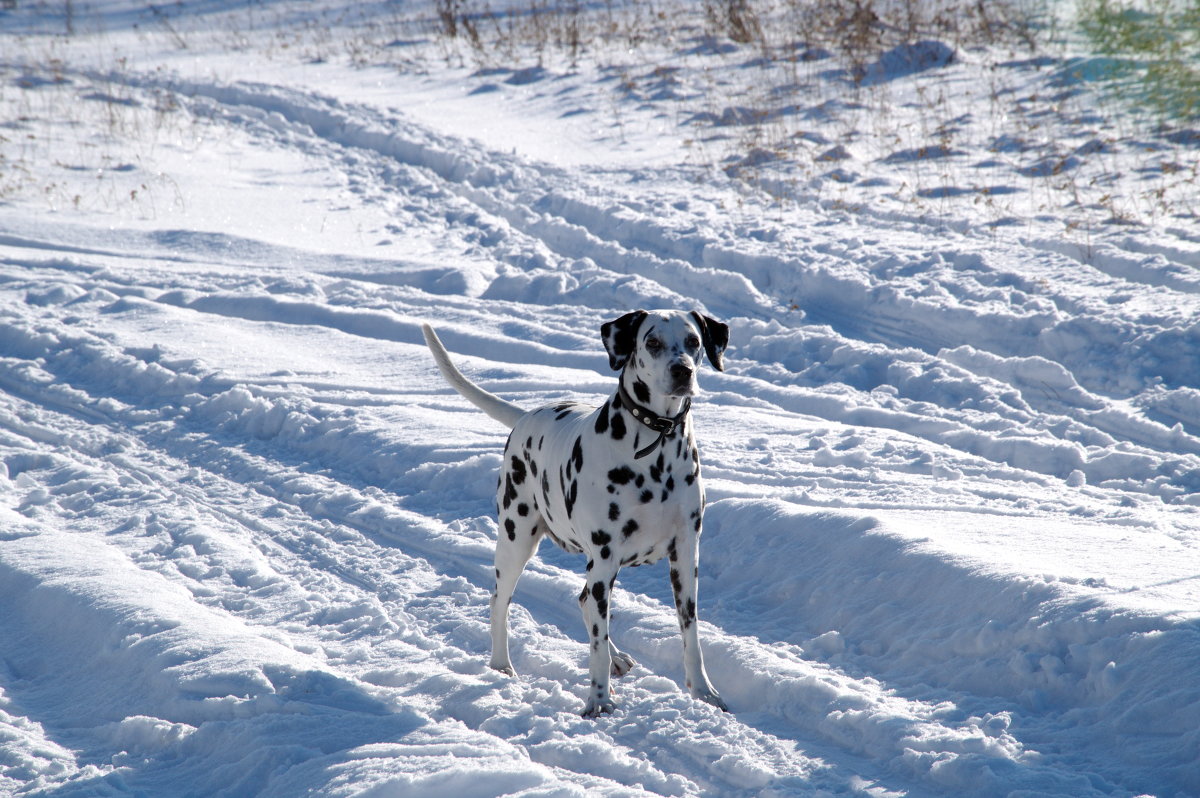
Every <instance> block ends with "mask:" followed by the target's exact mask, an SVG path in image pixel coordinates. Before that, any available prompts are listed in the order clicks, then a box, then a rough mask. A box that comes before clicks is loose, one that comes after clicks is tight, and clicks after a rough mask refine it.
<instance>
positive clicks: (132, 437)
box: [0, 73, 1200, 797]
mask: <svg viewBox="0 0 1200 798" xmlns="http://www.w3.org/2000/svg"><path fill="white" fill-rule="evenodd" d="M65 79H66V80H67V81H68V82H69V84H70V85H72V86H73V87H74V88H73V90H74V91H76V92H83V91H84V90H85V88H86V87H88V86H90V85H91V84H92V82H97V83H99V82H101V81H103V83H104V85H105V86H106V87H107V88H108V89H109V90H111V89H112V87H113V83H114V81H117V80H122V81H124V83H123V84H122V85H121V86H120V89H121V92H122V94H123V96H127V97H132V98H135V99H137V100H138V102H141V103H143V105H144V107H147V108H149V107H153V104H154V103H153V97H154V96H155V95H156V93H159V92H164V91H170V92H172V93H173V94H174V95H175V96H176V97H177V98H178V102H179V103H180V104H181V107H180V108H179V109H178V110H177V111H174V113H179V114H190V115H192V116H194V117H196V118H203V119H204V120H206V122H205V124H206V125H208V126H209V127H208V128H206V130H207V131H209V133H208V135H211V136H212V137H213V138H214V139H215V140H216V142H217V146H218V147H223V146H227V147H228V148H229V149H230V150H234V149H238V150H240V151H242V152H243V153H249V155H245V156H243V157H247V158H253V157H254V156H257V155H261V156H263V158H264V159H269V163H270V166H269V168H264V169H263V170H262V171H261V172H260V173H258V178H259V180H258V182H251V181H247V183H246V184H239V185H233V184H230V183H228V182H224V179H223V178H221V177H214V175H215V174H217V173H215V172H213V171H212V164H211V163H203V162H198V163H190V162H188V161H187V159H184V158H183V157H182V155H178V154H174V153H173V152H172V150H171V148H170V147H169V146H166V147H164V150H165V152H164V153H163V154H162V155H161V157H162V158H164V159H170V158H172V157H176V158H177V160H175V161H173V166H174V167H176V170H177V173H178V174H180V175H182V176H183V177H181V178H180V179H181V180H187V181H189V185H190V186H195V185H200V184H201V182H202V181H206V180H210V179H211V184H209V185H208V189H209V191H210V194H209V195H208V197H207V199H206V200H205V205H204V207H203V208H201V209H200V211H198V212H197V214H196V222H195V224H194V226H192V227H178V228H176V229H160V228H158V227H156V226H155V225H146V224H128V225H125V226H114V227H109V226H107V225H106V224H105V223H103V221H100V220H96V219H89V218H88V217H87V215H86V214H71V213H65V214H52V215H47V214H45V213H43V212H40V211H39V210H37V209H33V208H31V207H27V206H23V205H20V204H17V205H10V206H0V226H2V234H0V235H2V237H0V291H2V293H0V464H2V466H3V467H2V468H0V498H2V500H3V502H2V504H0V515H2V516H3V523H2V524H0V603H2V605H3V606H4V608H5V611H4V613H3V615H2V616H0V689H2V691H3V692H2V693H0V790H7V791H13V792H16V793H18V794H39V795H41V794H45V795H56V796H57V795H124V794H137V793H145V794H150V795H156V796H158V795H162V796H168V795H200V794H202V795H247V794H257V795H278V796H291V795H297V794H300V793H302V792H305V791H314V792H317V793H321V794H329V795H351V794H359V793H365V792H368V791H370V790H371V789H374V790H375V792H374V793H372V794H377V795H405V796H410V795H456V796H462V795H500V794H527V795H560V794H562V795H584V794H586V795H637V794H651V795H696V794H705V795H720V796H737V795H798V796H807V795H825V794H833V795H842V794H846V795H854V794H862V795H879V796H882V795H914V796H925V795H929V796H938V795H968V794H969V795H973V796H993V795H994V796H1004V795H1010V794H1017V795H1019V794H1034V793H1036V794H1039V795H1062V796H1075V797H1080V796H1093V795H1096V796H1098V795H1132V794H1137V793H1141V792H1152V793H1155V794H1159V795H1163V796H1168V795H1176V794H1197V793H1200V764H1197V760H1196V757H1195V751H1196V750H1197V744H1198V743H1200V737H1198V735H1200V687H1198V685H1200V678H1198V677H1200V672H1198V671H1200V657H1198V656H1197V653H1198V652H1200V645H1198V642H1200V638H1198V633H1200V629H1198V628H1197V618H1198V615H1197V608H1198V607H1200V602H1198V601H1197V598H1198V597H1200V590H1198V588H1200V584H1198V582H1200V580H1198V575H1200V568H1198V564H1200V558H1198V557H1197V541H1198V538H1197V530H1198V529H1200V522H1198V519H1197V516H1196V505H1195V498H1196V496H1197V494H1198V493H1200V438H1198V437H1197V435H1198V434H1200V325H1198V324H1197V323H1196V321H1195V319H1196V311H1197V305H1198V304H1200V297H1198V296H1197V293H1198V289H1200V277H1197V275H1198V274H1200V272H1196V271H1195V267H1196V266H1197V265H1200V255H1198V253H1197V251H1196V250H1188V249H1187V248H1186V247H1184V246H1183V245H1182V244H1181V245H1179V246H1177V247H1174V248H1165V247H1164V248H1161V251H1154V250H1153V248H1152V247H1147V246H1146V244H1145V242H1144V241H1142V240H1140V239H1135V237H1133V236H1131V237H1130V238H1129V240H1128V242H1127V246H1125V248H1122V246H1121V244H1120V242H1106V243H1104V244H1101V245H1098V247H1097V253H1096V257H1095V258H1094V259H1093V261H1092V262H1086V263H1085V262H1082V261H1081V260H1079V259H1077V258H1074V257H1071V256H1070V255H1069V254H1068V253H1064V252H1058V251H1055V249H1056V248H1055V247H1054V246H1052V245H1050V244H1049V243H1047V242H1044V241H1037V240H1030V241H1020V240H1017V239H1016V238H1015V237H1013V238H1007V239H997V238H993V237H989V236H984V235H975V234H973V233H972V232H971V231H970V230H966V231H962V232H947V231H946V230H944V229H935V228H931V227H924V226H922V225H921V224H919V223H916V222H913V221H909V220H889V219H887V218H875V217H872V216H871V215H869V214H868V215H859V216H854V217H848V216H843V215H840V214H838V213H837V212H836V211H834V210H831V209H827V208H822V207H820V206H811V207H809V206H804V205H801V206H799V207H796V208H793V209H789V210H786V211H779V210H777V209H776V210H772V211H764V210H763V209H761V208H758V207H756V206H755V205H754V202H753V200H752V199H749V200H748V199H746V198H745V197H741V201H742V206H741V207H738V203H737V202H736V199H737V198H738V194H737V191H736V189H735V188H734V187H732V186H730V185H724V184H717V185H697V184H695V183H693V182H690V181H689V179H688V175H687V174H686V173H685V172H683V171H679V172H676V171H674V170H669V169H663V170H657V171H654V172H653V173H648V172H642V171H620V170H602V169H595V170H590V169H584V168H559V167H549V166H546V165H544V164H541V163H539V162H536V161H531V160H527V159H524V158H520V157H517V156H514V155H511V154H502V153H498V152H495V151H490V150H488V149H487V148H485V147H483V146H481V145H479V144H477V143H473V142H471V141H468V140H467V139H465V138H460V137H453V136H450V135H448V134H446V133H443V132H439V131H436V130H434V129H433V128H431V127H429V126H427V125H423V124H420V123H417V122H415V121H414V120H413V119H412V118H411V117H409V116H407V115H405V114H403V113H401V112H398V111H393V110H389V109H387V108H386V107H383V106H380V105H376V104H371V103H368V102H365V101H363V102H355V101H348V100H346V101H343V100H334V99H331V98H329V97H328V96H324V95H323V94H322V93H321V92H317V91H301V90H297V89H293V88H285V87H280V86H270V85H261V84H250V83H231V82H217V81H213V82H204V81H192V82H186V83H180V82H178V81H172V80H168V79H166V78H162V77H159V76H149V75H146V76H135V77H130V76H129V75H126V76H124V77H122V78H117V77H114V76H111V75H105V76H99V75H94V74H87V73H79V74H69V75H66V76H65ZM62 90H63V89H62V83H61V82H58V83H56V82H54V81H51V80H49V79H48V78H47V80H46V82H45V83H44V84H41V85H37V84H35V85H32V86H30V87H28V88H25V89H23V91H28V92H37V91H46V92H54V91H62ZM189 170H191V172H190V173H189ZM314 175H317V177H315V178H314ZM322 180H324V181H326V182H325V183H322V182H321V181H322ZM289 185H304V186H305V187H306V189H307V190H308V191H309V192H310V193H313V192H314V191H315V193H316V200H315V201H316V202H317V203H319V204H320V205H321V207H322V212H323V213H324V214H326V215H328V216H331V217H337V218H340V219H343V222H342V223H345V222H344V217H346V216H351V215H352V216H354V217H357V218H358V219H360V220H366V222H365V224H366V225H368V226H367V227H366V229H364V230H363V231H362V235H363V236H369V237H373V238H374V239H376V240H377V241H378V243H379V245H380V249H381V252H383V254H381V255H380V256H377V257H371V256H369V255H367V254H356V255H345V254H328V252H327V251H323V250H322V249H320V248H319V247H315V246H311V245H310V242H311V241H312V240H313V231H312V230H311V229H298V228H299V227H300V226H299V225H297V223H296V220H297V219H311V218H312V217H311V214H309V215H306V214H305V212H304V209H303V208H302V207H300V206H301V204H302V203H301V202H300V201H299V200H297V199H296V198H295V197H291V196H288V193H289V192H288V186H289ZM314 186H316V188H315V189H314ZM223 204H225V206H226V207H225V208H224V209H223V211H222V212H220V213H218V212H217V211H216V210H214V209H216V208H220V207H221V206H222V205H223ZM230 208H232V209H233V211H232V213H231V212H230V211H229V209H230ZM201 211H202V212H201ZM771 214H773V216H771ZM768 219H769V220H768ZM384 220H386V221H384ZM371 225H375V226H373V227H372V226H371ZM294 226H295V227H296V228H297V229H293V227H294ZM289 242H290V243H291V245H289ZM641 306H650V307H655V306H669V307H682V308H692V307H696V308H702V309H705V310H706V311H708V312H710V313H712V314H713V315H716V316H720V317H721V318H723V319H724V320H726V321H727V322H729V323H730V325H731V328H732V338H731V347H730V350H729V352H728V355H727V371H726V373H724V374H718V373H715V372H712V371H711V370H709V371H706V372H705V373H704V374H703V375H702V378H701V384H702V387H703V388H704V395H703V396H702V398H701V399H700V400H698V401H697V402H696V406H695V410H694V413H695V416H696V419H697V423H698V426H699V438H700V443H701V452H702V457H703V459H704V468H705V477H706V480H707V483H708V493H709V500H710V504H709V509H708V513H707V516H706V531H705V535H704V538H703V541H702V546H701V551H702V554H701V582H700V584H701V591H700V595H701V616H702V618H703V619H704V621H705V623H704V626H703V635H702V640H703V642H704V645H705V648H706V654H707V657H708V662H709V670H710V674H711V676H712V678H713V681H714V683H715V684H716V686H717V688H718V689H719V690H720V691H721V692H722V695H723V696H724V697H725V699H726V700H727V701H728V702H729V704H730V706H731V709H732V710H733V712H732V713H731V714H723V713H721V712H719V711H717V710H715V709H713V708H712V707H709V706H707V705H705V704H702V703H698V702H695V701H693V700H691V699H690V698H689V697H688V696H687V695H686V691H684V690H682V689H681V686H680V683H681V671H682V667H681V664H680V661H679V640H678V633H677V628H676V626H675V621H674V613H673V610H672V609H671V606H670V598H669V591H670V588H669V585H668V584H667V578H666V573H665V569H664V568H663V567H662V566H661V565H660V566H653V567H645V568H640V569H627V570H625V571H624V572H623V573H622V574H621V576H620V578H619V582H618V590H617V593H616V599H615V603H614V634H616V635H619V642H620V645H621V646H622V648H624V649H625V650H627V651H628V652H629V653H631V654H632V655H633V656H634V657H635V658H636V659H637V661H638V663H639V665H638V667H637V668H636V669H635V670H634V671H633V672H632V673H631V674H630V675H629V676H627V677H626V678H624V679H623V680H620V681H618V682H616V684H615V690H616V697H617V700H618V703H619V710H618V712H617V713H616V714H615V715H614V716H612V717H605V718H601V719H599V720H597V721H591V720H583V719H581V718H579V717H578V712H579V710H580V708H581V707H582V690H583V687H582V685H583V681H582V675H583V662H584V658H585V651H584V649H585V646H584V643H583V642H582V638H583V636H582V627H581V623H580V620H579V616H578V609H577V606H576V604H575V601H574V598H573V597H574V596H575V595H576V594H577V593H578V585H579V584H580V580H581V577H580V572H581V569H582V565H583V564H582V563H581V562H579V561H578V560H577V558H575V557H571V556H569V555H566V554H563V553H562V552H559V551H556V550H553V549H552V548H551V547H550V546H549V545H546V546H543V548H542V550H541V556H540V558H539V559H538V560H536V561H535V562H534V563H533V564H531V566H530V567H529V569H528V570H527V572H526V574H525V576H524V577H523V579H522V581H521V583H520V585H519V587H518V591H517V595H516V603H517V606H516V607H515V608H514V612H513V627H512V628H513V645H514V662H515V665H516V667H517V669H518V671H519V672H520V674H521V677H520V678H519V679H516V680H513V679H508V678H506V677H503V676H501V675H500V674H496V673H493V672H491V671H489V670H488V669H487V667H486V661H487V654H488V636H487V626H486V623H487V597H488V592H489V590H490V586H491V576H490V574H491V550H492V540H493V539H494V534H495V529H494V521H493V520H492V514H491V511H492V501H493V499H492V496H493V489H494V479H495V473H496V470H497V467H498V464H499V452H500V449H501V446H502V444H503V436H504V434H505V431H504V430H503V429H501V428H499V427H498V425H496V424H495V423H493V422H491V421H489V420H488V419H487V418H485V417H483V416H482V414H480V413H478V412H477V411H474V410H473V409H472V408H470V407H468V406H467V405H466V404H465V402H462V401H461V400H459V399H458V398H457V397H456V396H455V395H453V394H452V393H451V392H450V390H449V389H448V388H446V387H445V386H444V385H443V383H442V382H441V378H440V377H439V376H438V375H437V373H436V370H435V369H434V367H433V365H432V362H431V361H430V359H429V357H428V355H427V353H426V352H425V351H424V347H423V344H422V342H421V335H420V330H419V325H420V323H421V322H422V321H430V322H432V323H434V324H435V326H437V327H438V329H439V331H440V332H441V334H442V337H443V339H444V340H445V342H446V344H447V346H448V347H449V348H450V349H451V350H452V351H453V352H454V353H455V354H456V357H457V358H458V359H459V361H460V362H461V363H462V364H463V365H464V368H466V369H468V370H470V372H471V374H472V376H473V378H475V379H478V380H479V381H480V382H481V383H482V384H484V385H485V386H486V387H488V389H489V390H492V391H494V392H498V393H502V394H504V395H505V396H506V397H508V398H511V399H513V400H515V401H519V402H521V403H523V404H527V405H529V406H531V407H532V406H534V405H536V404H538V403H542V402H546V401H553V400H557V399H560V398H564V397H567V398H577V399H582V400H584V401H592V402H598V401H600V400H601V399H602V397H603V396H604V395H605V394H606V393H607V392H608V391H609V390H610V389H611V387H612V385H613V376H612V374H611V373H610V372H609V371H608V368H607V364H606V360H605V357H604V355H603V350H602V347H601V346H600V343H599V339H598V332H597V331H598V329H599V325H600V324H601V322H603V321H606V320H608V319H610V318H613V317H615V316H616V315H618V314H619V313H620V312H622V311H623V310H625V309H628V308H631V307H641ZM1022 791H1026V792H1024V793H1023V792H1022Z"/></svg>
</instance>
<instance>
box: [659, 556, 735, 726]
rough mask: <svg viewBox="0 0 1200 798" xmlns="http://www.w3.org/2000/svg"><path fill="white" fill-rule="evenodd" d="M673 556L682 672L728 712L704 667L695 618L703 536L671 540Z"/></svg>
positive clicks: (695, 691)
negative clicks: (681, 641) (701, 539)
mask: <svg viewBox="0 0 1200 798" xmlns="http://www.w3.org/2000/svg"><path fill="white" fill-rule="evenodd" d="M667 553H668V555H669V556H670V559H671V590H672V592H673V593H674V594H675V611H676V613H677V614H678V616H679V632H680V634H681V635H682V637H683V672H684V678H685V679H686V680H687V687H688V690H689V691H690V692H691V694H692V696H694V697H695V698H699V699H700V700H701V701H706V702H707V703H709V704H712V705H713V706H715V707H717V708H718V709H722V710H724V711H726V712H728V711H729V707H727V706H725V702H724V701H722V700H721V696H720V695H718V694H717V691H716V690H714V689H713V686H712V683H711V682H710V681H709V680H708V673H707V672H706V671H705V670H704V654H703V653H702V652H701V651H700V632H699V629H698V626H699V622H698V620H697V618H696V597H697V587H698V586H697V577H698V574H699V571H698V565H699V557H700V537H699V536H698V535H692V534H685V535H680V536H679V537H677V538H675V540H673V541H671V546H670V548H669V549H668V550H667Z"/></svg>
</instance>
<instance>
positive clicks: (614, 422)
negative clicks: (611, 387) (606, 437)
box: [609, 413, 626, 441]
mask: <svg viewBox="0 0 1200 798" xmlns="http://www.w3.org/2000/svg"><path fill="white" fill-rule="evenodd" d="M609 423H610V424H611V426H612V438H613V440H614V441H619V440H621V439H622V438H624V437H625V432H626V430H625V416H623V415H621V414H620V413H616V414H615V415H613V417H612V419H611V420H610V421H609Z"/></svg>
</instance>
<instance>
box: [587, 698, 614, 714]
mask: <svg viewBox="0 0 1200 798" xmlns="http://www.w3.org/2000/svg"><path fill="white" fill-rule="evenodd" d="M616 709H617V705H616V704H615V703H614V702H613V700H612V699H611V698H605V699H599V698H593V699H591V700H589V701H588V703H587V706H586V707H584V710H583V717H585V718H598V717H600V716H601V715H611V714H612V713H613V712H614V711H616Z"/></svg>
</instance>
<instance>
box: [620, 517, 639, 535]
mask: <svg viewBox="0 0 1200 798" xmlns="http://www.w3.org/2000/svg"><path fill="white" fill-rule="evenodd" d="M637 530H638V522H637V521H635V520H633V519H632V518H630V519H629V520H628V521H626V522H625V526H623V527H621V534H622V535H624V536H625V537H627V538H628V537H629V536H630V535H632V534H633V533H634V532H637Z"/></svg>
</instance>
